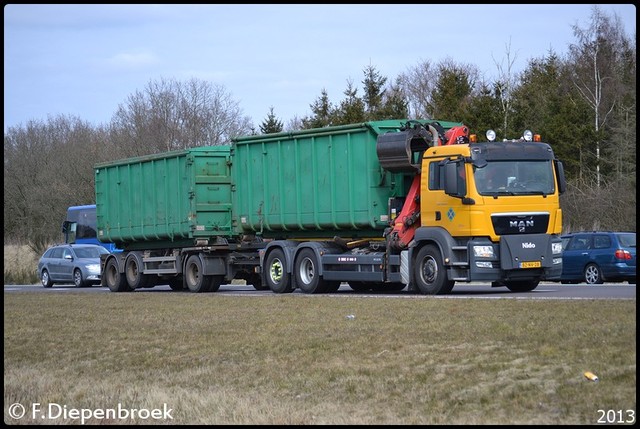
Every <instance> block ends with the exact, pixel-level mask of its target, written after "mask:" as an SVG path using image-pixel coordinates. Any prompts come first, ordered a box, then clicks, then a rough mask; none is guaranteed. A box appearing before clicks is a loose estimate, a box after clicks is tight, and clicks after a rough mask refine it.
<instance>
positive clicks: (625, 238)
mask: <svg viewBox="0 0 640 429" xmlns="http://www.w3.org/2000/svg"><path fill="white" fill-rule="evenodd" d="M618 241H620V245H621V246H624V247H636V235H635V234H618Z"/></svg>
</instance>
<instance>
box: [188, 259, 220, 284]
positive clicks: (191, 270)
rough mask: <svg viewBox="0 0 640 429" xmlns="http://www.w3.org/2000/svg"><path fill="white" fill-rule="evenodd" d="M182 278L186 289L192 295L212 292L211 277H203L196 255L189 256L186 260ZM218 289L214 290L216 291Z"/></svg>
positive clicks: (199, 261) (212, 279) (200, 264)
mask: <svg viewBox="0 0 640 429" xmlns="http://www.w3.org/2000/svg"><path fill="white" fill-rule="evenodd" d="M184 278H185V283H186V284H187V288H188V289H189V290H190V291H191V292H194V293H202V292H214V290H213V289H214V278H213V276H205V275H204V274H203V272H202V261H201V260H200V257H199V256H198V255H191V256H189V259H187V264H186V265H185V269H184ZM219 287H220V283H218V287H216V288H215V290H218V288H219Z"/></svg>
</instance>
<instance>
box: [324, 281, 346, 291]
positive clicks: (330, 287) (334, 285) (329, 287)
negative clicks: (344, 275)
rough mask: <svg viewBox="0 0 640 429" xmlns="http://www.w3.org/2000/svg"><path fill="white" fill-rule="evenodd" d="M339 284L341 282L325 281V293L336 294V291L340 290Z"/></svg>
mask: <svg viewBox="0 0 640 429" xmlns="http://www.w3.org/2000/svg"><path fill="white" fill-rule="evenodd" d="M341 284H342V282H340V281H338V280H332V281H327V282H326V286H325V293H334V292H338V289H340V285H341Z"/></svg>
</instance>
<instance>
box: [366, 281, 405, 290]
mask: <svg viewBox="0 0 640 429" xmlns="http://www.w3.org/2000/svg"><path fill="white" fill-rule="evenodd" d="M405 287H407V285H405V284H404V283H375V284H374V285H373V291H374V292H400V291H401V290H403V289H404V288H405Z"/></svg>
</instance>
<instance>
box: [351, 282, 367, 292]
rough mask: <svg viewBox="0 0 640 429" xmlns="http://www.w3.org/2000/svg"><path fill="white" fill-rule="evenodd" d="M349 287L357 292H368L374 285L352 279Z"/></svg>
mask: <svg viewBox="0 0 640 429" xmlns="http://www.w3.org/2000/svg"><path fill="white" fill-rule="evenodd" d="M349 287H350V288H351V289H353V290H354V291H356V292H368V291H370V290H371V288H372V285H371V283H367V282H354V281H350V282H349Z"/></svg>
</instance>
